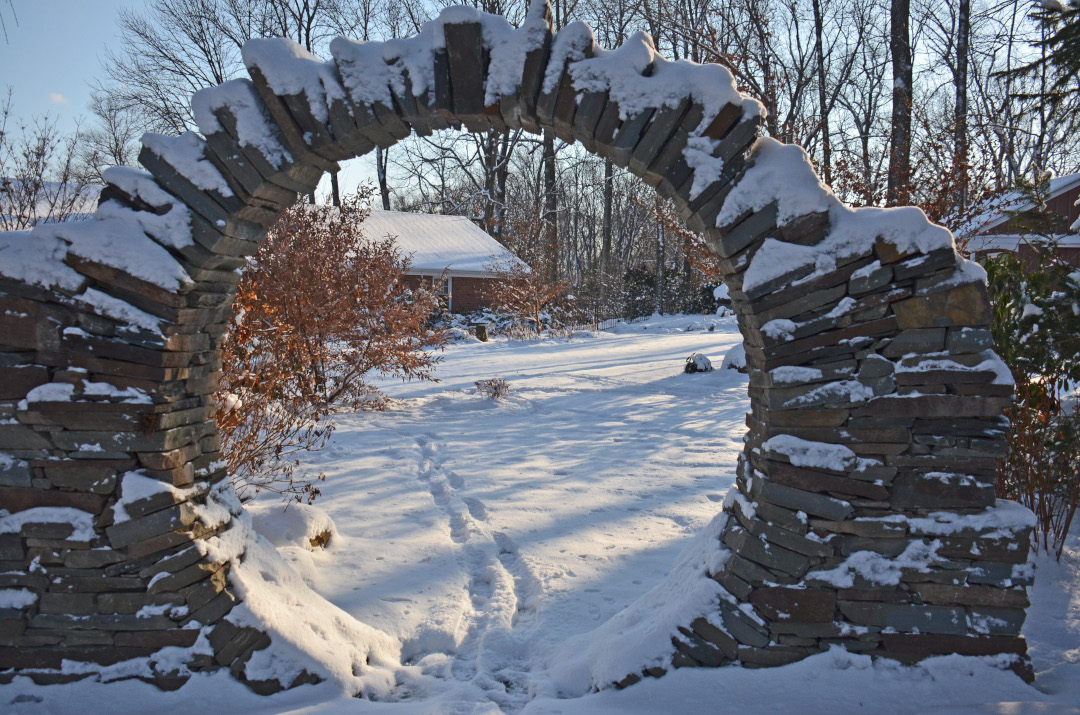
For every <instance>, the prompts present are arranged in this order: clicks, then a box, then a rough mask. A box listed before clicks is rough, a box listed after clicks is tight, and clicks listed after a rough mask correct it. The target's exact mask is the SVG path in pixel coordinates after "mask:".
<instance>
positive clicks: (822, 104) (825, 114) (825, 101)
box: [813, 0, 968, 185]
mask: <svg viewBox="0 0 1080 715" xmlns="http://www.w3.org/2000/svg"><path fill="white" fill-rule="evenodd" d="M962 2H968V0H962ZM813 5H814V41H815V49H814V53H815V54H816V55H817V75H818V107H819V110H818V111H820V112H821V174H822V178H824V179H825V183H826V184H828V185H831V184H832V144H831V139H830V137H829V96H828V91H827V89H826V87H825V38H824V35H825V23H824V19H823V18H822V12H821V0H813Z"/></svg>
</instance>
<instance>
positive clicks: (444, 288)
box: [432, 276, 454, 313]
mask: <svg viewBox="0 0 1080 715" xmlns="http://www.w3.org/2000/svg"><path fill="white" fill-rule="evenodd" d="M432 286H433V287H434V288H435V290H436V292H438V294H439V297H440V298H442V300H443V304H444V305H445V306H446V312H448V313H452V312H454V295H453V292H452V291H453V283H452V279H451V278H450V276H443V277H442V278H441V279H440V278H434V279H432Z"/></svg>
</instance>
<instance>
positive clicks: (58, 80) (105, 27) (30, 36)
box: [0, 0, 143, 131]
mask: <svg viewBox="0 0 1080 715" xmlns="http://www.w3.org/2000/svg"><path fill="white" fill-rule="evenodd" d="M142 4H143V0H14V2H13V5H14V8H15V14H16V16H17V17H18V25H16V24H15V22H13V21H12V17H11V10H10V8H9V7H8V6H7V0H0V12H2V13H3V17H4V22H5V24H6V25H7V42H6V43H4V42H3V38H2V37H0V90H3V92H4V93H5V94H6V93H7V87H11V88H12V89H14V91H15V101H14V114H15V116H16V117H22V118H24V119H29V118H31V117H34V116H38V115H41V114H44V113H45V112H48V113H49V114H51V115H53V116H55V117H57V119H58V120H59V121H60V126H61V128H62V129H64V130H65V131H69V130H70V129H72V128H73V127H74V125H75V120H76V118H77V117H78V116H80V115H82V116H86V117H88V115H89V112H88V111H87V104H88V102H89V99H90V83H91V82H92V81H93V80H94V79H96V78H98V77H100V76H101V57H102V56H103V55H104V52H105V48H106V47H107V46H108V45H109V43H111V42H114V41H115V38H116V15H117V10H118V9H119V8H121V7H137V6H141V5H142Z"/></svg>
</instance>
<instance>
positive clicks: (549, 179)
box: [543, 131, 559, 282]
mask: <svg viewBox="0 0 1080 715" xmlns="http://www.w3.org/2000/svg"><path fill="white" fill-rule="evenodd" d="M543 161H544V216H543V227H544V252H545V253H546V254H547V256H546V259H547V270H548V279H549V280H551V281H552V282H554V281H557V280H559V224H558V221H557V219H558V209H559V206H558V202H557V198H558V197H557V195H556V193H555V135H554V134H553V133H552V132H550V131H545V132H544V159H543Z"/></svg>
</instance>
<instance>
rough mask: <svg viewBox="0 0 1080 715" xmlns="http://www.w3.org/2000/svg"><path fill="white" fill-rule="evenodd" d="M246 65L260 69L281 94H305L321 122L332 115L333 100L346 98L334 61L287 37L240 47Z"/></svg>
mask: <svg viewBox="0 0 1080 715" xmlns="http://www.w3.org/2000/svg"><path fill="white" fill-rule="evenodd" d="M240 54H241V56H242V57H243V59H244V66H245V67H247V68H248V69H249V70H251V69H257V70H259V72H261V73H262V75H263V77H265V78H266V82H267V84H269V85H270V89H272V90H274V92H275V93H276V94H279V95H301V94H302V95H304V96H305V97H307V100H308V106H309V107H310V108H311V114H312V116H314V117H315V118H316V119H318V120H319V121H320V122H326V121H328V120H329V118H330V109H329V107H330V103H331V102H333V101H334V100H335V99H342V100H344V99H345V89H344V88H343V87H342V86H341V84H340V83H339V82H338V80H337V72H336V70H335V69H334V64H333V63H332V62H323V61H322V60H320V59H319V58H318V57H316V56H315V55H313V54H311V53H310V52H308V51H307V50H305V49H304V48H303V47H302V46H301V45H299V44H298V43H296V42H294V41H292V40H289V39H287V38H284V37H257V38H255V39H251V40H248V41H247V42H245V43H244V47H243V48H242V49H241V50H240Z"/></svg>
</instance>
